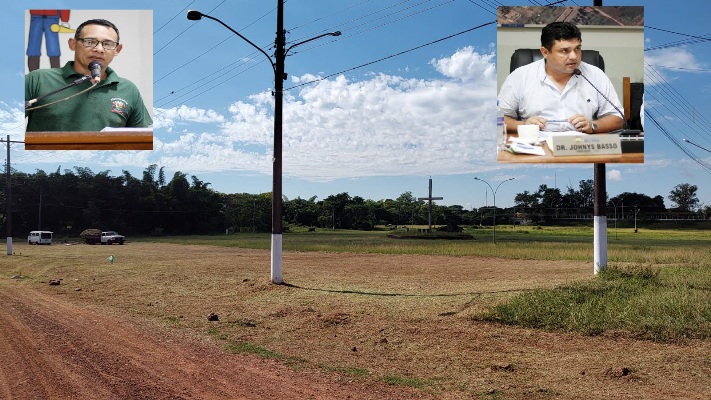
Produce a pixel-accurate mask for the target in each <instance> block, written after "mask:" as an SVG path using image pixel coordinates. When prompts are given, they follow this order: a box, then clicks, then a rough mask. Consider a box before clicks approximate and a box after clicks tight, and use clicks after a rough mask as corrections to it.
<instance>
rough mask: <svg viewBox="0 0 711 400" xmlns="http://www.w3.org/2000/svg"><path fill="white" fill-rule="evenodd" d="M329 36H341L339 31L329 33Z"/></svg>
mask: <svg viewBox="0 0 711 400" xmlns="http://www.w3.org/2000/svg"><path fill="white" fill-rule="evenodd" d="M331 36H341V31H335V32H331Z"/></svg>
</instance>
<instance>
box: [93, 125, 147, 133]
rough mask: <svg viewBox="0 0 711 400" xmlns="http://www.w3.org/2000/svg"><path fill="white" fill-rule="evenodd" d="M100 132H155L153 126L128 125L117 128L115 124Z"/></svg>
mask: <svg viewBox="0 0 711 400" xmlns="http://www.w3.org/2000/svg"><path fill="white" fill-rule="evenodd" d="M100 132H137V133H138V132H153V128H152V127H145V128H144V127H141V128H127V127H125V126H124V127H118V128H115V127H113V126H107V127H106V128H104V129H102V130H101V131H100Z"/></svg>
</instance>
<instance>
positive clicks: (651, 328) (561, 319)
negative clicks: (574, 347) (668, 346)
mask: <svg viewBox="0 0 711 400" xmlns="http://www.w3.org/2000/svg"><path fill="white" fill-rule="evenodd" d="M686 272H687V273H686V274H681V273H680V271H679V270H675V271H673V272H669V271H665V270H664V269H662V270H655V269H653V268H651V267H640V266H634V267H627V268H609V269H608V270H606V271H603V272H601V273H600V275H599V276H598V279H595V280H591V281H585V282H577V283H573V284H569V285H565V286H561V287H558V288H554V289H537V290H533V291H530V292H527V293H523V294H520V295H518V296H516V297H514V298H512V299H511V300H509V301H507V302H505V303H503V304H500V305H497V306H495V307H493V308H492V309H490V310H489V311H486V312H484V313H481V314H479V315H478V316H476V317H475V318H476V319H480V320H484V321H495V322H500V323H504V324H509V325H519V326H523V327H528V328H535V329H544V330H549V331H569V332H579V333H583V334H586V335H599V334H602V333H604V332H607V331H622V332H626V333H627V334H629V335H631V336H633V337H637V338H641V339H648V340H653V341H658V342H672V343H675V342H682V341H684V340H687V339H708V338H711V291H709V290H707V289H706V288H704V289H701V290H699V289H698V288H697V287H696V284H697V283H698V282H700V281H701V282H708V281H709V280H710V279H711V267H709V265H706V266H705V267H702V268H697V269H694V270H693V271H686ZM689 275H692V276H694V277H695V278H692V279H691V280H688V281H687V279H688V276H689ZM681 276H686V277H687V278H684V279H680V277H681ZM690 283H691V284H690Z"/></svg>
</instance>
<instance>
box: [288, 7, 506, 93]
mask: <svg viewBox="0 0 711 400" xmlns="http://www.w3.org/2000/svg"><path fill="white" fill-rule="evenodd" d="M495 23H496V21H491V22H487V23H484V24H481V25H478V26H475V27H474V28H470V29H467V30H464V31H461V32H458V33H455V34H453V35H449V36H446V37H443V38H441V39H437V40H433V41H431V42H428V43H425V44H421V45H419V46H416V47H413V48H411V49H408V50H404V51H401V52H398V53H395V54H391V55H389V56H386V57H382V58H379V59H377V60H373V61H370V62H367V63H365V64H361V65H358V66H355V67H352V68H348V69H345V70H343V71H340V72H336V73H333V74H330V75H327V76H324V77H322V78H319V79H314V80H312V81H308V82H304V83H300V84H298V85H295V86H292V87H289V88H287V89H284V91H289V90H291V89H296V88H298V87H301V86H306V85H310V84H312V83H316V82H320V81H323V80H325V79H328V78H331V77H334V76H337V75H341V74H344V73H346V72H350V71H354V70H356V69H360V68H363V67H366V66H368V65H373V64H376V63H379V62H381V61H385V60H388V59H391V58H394V57H398V56H401V55H403V54H406V53H410V52H412V51H415V50H419V49H421V48H423V47H427V46H430V45H432V44H435V43H439V42H442V41H444V40H447V39H451V38H453V37H456V36H459V35H463V34H465V33H468V32H471V31H474V30H477V29H479V28H482V27H484V26H487V25H492V24H495Z"/></svg>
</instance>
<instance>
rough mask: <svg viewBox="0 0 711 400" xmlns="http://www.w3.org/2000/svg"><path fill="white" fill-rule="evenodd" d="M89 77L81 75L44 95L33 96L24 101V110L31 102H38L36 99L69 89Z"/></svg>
mask: <svg viewBox="0 0 711 400" xmlns="http://www.w3.org/2000/svg"><path fill="white" fill-rule="evenodd" d="M90 79H91V77H90V76H89V75H85V76H82V77H81V78H79V79H77V80H75V81H74V82H72V83H70V84H68V85H66V86H63V87H61V88H59V89H56V90H53V91H51V92H49V93H47V94H44V95H42V96H39V97H37V98H35V99H32V100H28V101H25V111H27V109H28V108H30V107H31V106H32V105H33V104H35V103H36V102H38V101H40V100H42V99H45V98H47V97H49V96H51V95H53V94H56V93H59V92H61V91H63V90H66V89H69V88H70V87H74V86H77V85H79V84H81V83H84V82H85V81H88V80H90Z"/></svg>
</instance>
